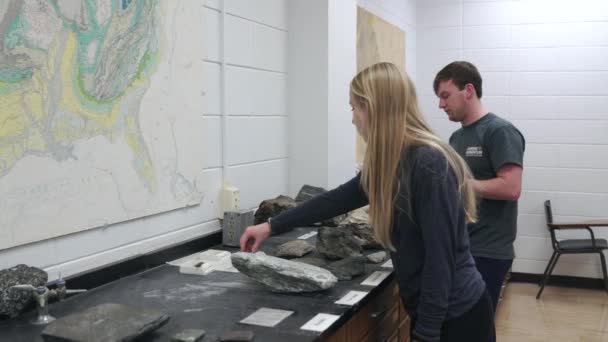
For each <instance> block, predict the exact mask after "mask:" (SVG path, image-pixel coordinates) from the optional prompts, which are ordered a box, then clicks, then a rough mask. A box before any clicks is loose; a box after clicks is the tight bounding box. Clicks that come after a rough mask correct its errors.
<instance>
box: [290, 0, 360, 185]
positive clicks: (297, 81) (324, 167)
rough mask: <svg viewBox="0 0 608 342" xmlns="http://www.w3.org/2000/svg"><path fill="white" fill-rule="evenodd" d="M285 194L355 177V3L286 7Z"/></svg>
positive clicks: (318, 1)
mask: <svg viewBox="0 0 608 342" xmlns="http://www.w3.org/2000/svg"><path fill="white" fill-rule="evenodd" d="M287 12H288V18H289V42H288V56H289V57H288V61H289V63H288V64H289V67H288V69H289V82H288V90H289V91H288V98H289V101H288V103H289V110H288V111H289V113H290V114H289V115H290V117H289V156H290V159H289V192H288V194H289V195H291V196H295V195H296V194H297V192H298V190H299V189H300V188H301V187H302V185H304V184H311V185H315V186H321V187H324V188H333V187H335V186H337V185H339V184H341V183H344V182H346V181H347V180H349V179H350V178H352V177H353V176H354V175H355V128H354V126H353V125H352V123H351V118H352V114H351V112H350V111H349V105H348V101H349V98H348V90H349V83H350V80H351V79H352V77H353V76H354V75H355V72H356V39H357V26H356V23H357V6H356V1H355V0H314V1H308V0H307V1H304V0H296V1H289V2H288V9H287Z"/></svg>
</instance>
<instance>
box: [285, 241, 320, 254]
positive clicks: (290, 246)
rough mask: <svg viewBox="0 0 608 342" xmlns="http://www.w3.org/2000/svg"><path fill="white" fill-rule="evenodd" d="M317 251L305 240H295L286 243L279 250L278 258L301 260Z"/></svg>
mask: <svg viewBox="0 0 608 342" xmlns="http://www.w3.org/2000/svg"><path fill="white" fill-rule="evenodd" d="M314 249H315V246H313V245H311V244H310V243H308V242H307V241H305V240H293V241H289V242H285V243H284V244H282V245H280V246H279V247H278V248H277V252H276V256H277V257H279V258H299V257H301V256H304V255H306V254H308V253H310V252H312V251H313V250H314Z"/></svg>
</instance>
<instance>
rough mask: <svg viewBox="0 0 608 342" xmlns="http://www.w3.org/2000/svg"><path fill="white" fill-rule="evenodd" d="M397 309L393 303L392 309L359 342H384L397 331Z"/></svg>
mask: <svg viewBox="0 0 608 342" xmlns="http://www.w3.org/2000/svg"><path fill="white" fill-rule="evenodd" d="M398 328H399V307H398V306H397V304H396V303H395V304H394V305H393V308H392V309H391V310H390V311H389V312H388V313H387V314H386V315H385V316H384V317H383V318H382V319H381V320H380V322H378V324H377V325H376V326H375V327H373V328H372V330H371V331H370V332H369V333H368V334H367V336H365V338H363V339H362V340H361V342H385V341H388V340H389V339H390V338H392V335H393V334H394V333H395V332H398V331H399V329H398Z"/></svg>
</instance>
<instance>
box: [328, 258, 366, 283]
mask: <svg viewBox="0 0 608 342" xmlns="http://www.w3.org/2000/svg"><path fill="white" fill-rule="evenodd" d="M366 262H367V258H366V257H364V256H363V255H355V256H351V257H348V258H345V259H342V260H338V261H334V262H332V263H330V264H329V265H327V266H325V267H324V268H325V269H327V270H328V271H330V272H331V273H333V275H335V276H336V278H338V280H351V279H352V278H353V277H356V276H358V275H359V274H362V273H363V272H365V264H366Z"/></svg>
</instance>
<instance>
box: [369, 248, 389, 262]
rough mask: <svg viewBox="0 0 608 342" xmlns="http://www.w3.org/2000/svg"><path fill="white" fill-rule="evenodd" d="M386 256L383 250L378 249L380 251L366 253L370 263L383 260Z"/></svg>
mask: <svg viewBox="0 0 608 342" xmlns="http://www.w3.org/2000/svg"><path fill="white" fill-rule="evenodd" d="M386 257H387V253H386V252H385V251H380V252H376V253H372V254H368V255H367V260H369V262H371V263H374V264H379V263H381V262H383V261H384V260H386Z"/></svg>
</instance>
